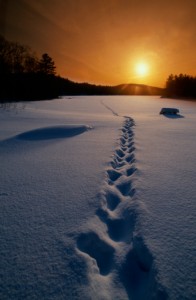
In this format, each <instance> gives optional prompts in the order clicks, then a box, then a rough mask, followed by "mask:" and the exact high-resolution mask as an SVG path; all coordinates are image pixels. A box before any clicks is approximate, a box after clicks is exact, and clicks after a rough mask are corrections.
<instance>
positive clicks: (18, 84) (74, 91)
mask: <svg viewBox="0 0 196 300" xmlns="http://www.w3.org/2000/svg"><path fill="white" fill-rule="evenodd" d="M161 94H162V89H160V88H156V87H149V86H146V85H141V84H126V85H118V86H102V85H94V84H88V83H76V82H73V81H71V80H69V79H65V78H62V77H60V76H56V66H55V62H54V60H53V59H52V58H51V57H50V56H49V55H48V54H47V53H44V54H42V56H41V57H40V58H38V57H37V55H36V54H35V53H34V52H33V51H32V50H31V49H30V48H29V47H28V46H24V45H21V44H19V43H16V42H10V41H7V40H6V39H5V38H4V37H2V36H0V101H1V102H3V101H20V100H42V99H53V98H57V97H58V96H63V95H161Z"/></svg>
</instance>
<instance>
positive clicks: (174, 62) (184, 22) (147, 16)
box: [0, 0, 196, 87]
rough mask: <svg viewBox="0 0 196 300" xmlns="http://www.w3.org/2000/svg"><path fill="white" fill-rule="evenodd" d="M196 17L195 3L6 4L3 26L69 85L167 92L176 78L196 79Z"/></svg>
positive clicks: (42, 0)
mask: <svg viewBox="0 0 196 300" xmlns="http://www.w3.org/2000/svg"><path fill="white" fill-rule="evenodd" d="M195 12H196V0H0V21H1V24H0V25H1V34H3V35H4V36H5V38H6V39H8V40H11V41H17V42H20V43H22V44H26V45H29V46H30V47H31V48H32V49H33V50H35V51H36V53H37V55H38V56H40V55H41V54H42V53H44V52H47V53H48V54H49V55H50V56H51V57H52V58H53V59H54V61H55V63H56V66H57V73H58V74H59V75H61V76H63V77H65V78H69V79H71V80H74V81H78V82H90V83H96V84H109V85H115V84H121V83H144V84H149V85H153V86H160V87H163V86H164V84H165V81H166V79H167V77H168V75H169V74H171V73H174V74H179V73H186V74H190V75H193V76H196V55H195V54H196V18H195ZM140 61H144V62H146V63H147V64H148V73H147V74H146V75H145V76H143V77H142V76H138V75H137V74H136V71H135V64H136V62H140Z"/></svg>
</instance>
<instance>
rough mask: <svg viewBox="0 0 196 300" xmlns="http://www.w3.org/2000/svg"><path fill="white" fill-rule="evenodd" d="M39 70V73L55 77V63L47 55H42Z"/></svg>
mask: <svg viewBox="0 0 196 300" xmlns="http://www.w3.org/2000/svg"><path fill="white" fill-rule="evenodd" d="M39 69H40V72H41V73H44V74H47V75H55V73H56V72H55V69H56V66H55V63H54V61H53V59H52V58H51V57H50V56H49V55H48V54H47V53H44V54H43V55H42V58H41V60H40V62H39Z"/></svg>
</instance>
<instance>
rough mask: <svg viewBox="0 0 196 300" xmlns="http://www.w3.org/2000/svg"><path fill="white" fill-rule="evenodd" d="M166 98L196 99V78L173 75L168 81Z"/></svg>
mask: <svg viewBox="0 0 196 300" xmlns="http://www.w3.org/2000/svg"><path fill="white" fill-rule="evenodd" d="M165 96H166V97H172V98H174V97H182V98H195V99H196V77H193V76H189V75H186V74H185V75H183V74H180V75H173V74H171V75H170V76H169V77H168V79H167V81H166V89H165Z"/></svg>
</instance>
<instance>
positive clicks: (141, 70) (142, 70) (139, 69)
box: [135, 62, 149, 77]
mask: <svg viewBox="0 0 196 300" xmlns="http://www.w3.org/2000/svg"><path fill="white" fill-rule="evenodd" d="M135 72H136V74H137V75H138V76H140V77H143V76H146V75H147V74H148V72H149V66H148V64H147V63H146V62H139V63H137V64H136V65H135Z"/></svg>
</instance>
